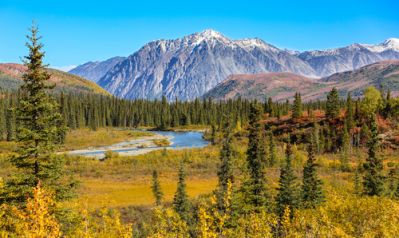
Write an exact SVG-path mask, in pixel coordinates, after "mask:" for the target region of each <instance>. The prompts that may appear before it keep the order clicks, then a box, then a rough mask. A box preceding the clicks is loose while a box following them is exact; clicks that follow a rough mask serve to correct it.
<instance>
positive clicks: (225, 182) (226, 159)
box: [217, 122, 233, 210]
mask: <svg viewBox="0 0 399 238" xmlns="http://www.w3.org/2000/svg"><path fill="white" fill-rule="evenodd" d="M230 131H231V127H230V123H228V122H227V123H226V125H225V127H224V139H223V146H222V149H221V151H220V162H221V164H220V167H219V171H218V178H219V184H218V193H217V195H218V196H217V198H218V206H219V208H220V209H221V210H225V204H224V200H225V199H224V198H225V195H226V194H227V192H228V186H229V183H232V182H233V168H232V160H233V147H232V139H233V137H232V135H231V133H230Z"/></svg>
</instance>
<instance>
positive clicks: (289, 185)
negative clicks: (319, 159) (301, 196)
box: [276, 143, 298, 218]
mask: <svg viewBox="0 0 399 238" xmlns="http://www.w3.org/2000/svg"><path fill="white" fill-rule="evenodd" d="M285 153H286V156H285V163H284V164H283V165H282V167H281V169H280V179H279V188H278V194H277V197H276V210H277V214H278V215H279V217H282V216H283V215H284V210H285V209H286V208H287V207H288V208H289V209H290V211H293V210H294V209H295V208H297V207H298V186H297V183H296V176H295V174H294V170H293V168H292V150H291V144H290V143H288V144H287V148H286V152H285ZM291 214H292V213H291ZM291 218H292V217H291Z"/></svg>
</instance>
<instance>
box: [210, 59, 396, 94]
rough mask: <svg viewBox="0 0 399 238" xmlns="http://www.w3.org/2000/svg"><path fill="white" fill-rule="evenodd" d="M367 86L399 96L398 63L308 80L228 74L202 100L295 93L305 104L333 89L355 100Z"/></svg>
mask: <svg viewBox="0 0 399 238" xmlns="http://www.w3.org/2000/svg"><path fill="white" fill-rule="evenodd" d="M369 86H374V87H376V88H383V89H385V90H387V89H389V90H391V92H392V94H393V95H398V94H399V61H381V62H378V63H374V64H371V65H367V66H364V67H361V68H360V69H357V70H353V71H347V72H342V73H336V74H333V75H331V76H329V77H325V78H321V79H311V78H307V77H304V76H299V75H295V74H292V73H262V74H252V75H251V74H237V75H231V76H230V77H228V78H227V79H226V80H225V81H223V82H222V83H220V84H219V85H217V86H216V87H215V88H213V89H212V90H210V91H209V92H207V93H206V94H205V95H204V96H203V97H205V98H208V97H211V98H213V99H216V100H226V99H230V98H237V97H242V98H249V99H258V100H264V99H265V97H272V98H273V99H274V100H275V101H282V100H286V99H291V98H292V97H293V95H294V94H295V92H300V93H301V94H302V99H303V100H304V101H309V100H316V99H324V98H325V96H326V95H327V93H328V92H329V91H330V90H331V89H332V88H333V87H336V88H337V89H338V90H339V92H340V94H341V96H345V95H346V94H347V93H348V92H351V93H352V95H353V96H354V97H359V96H361V95H362V91H363V90H364V89H365V88H366V87H369Z"/></svg>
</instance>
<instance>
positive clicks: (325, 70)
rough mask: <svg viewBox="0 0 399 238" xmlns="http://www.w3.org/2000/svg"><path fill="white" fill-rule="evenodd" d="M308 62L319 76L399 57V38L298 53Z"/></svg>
mask: <svg viewBox="0 0 399 238" xmlns="http://www.w3.org/2000/svg"><path fill="white" fill-rule="evenodd" d="M296 55H297V56H298V57H299V58H300V59H302V60H303V61H305V62H307V63H308V64H309V65H310V66H311V67H312V68H313V70H314V71H315V73H316V75H317V76H319V77H326V76H329V75H332V74H334V73H340V72H344V71H349V70H354V69H358V68H360V67H363V66H365V65H369V64H372V63H375V62H379V61H383V60H394V59H399V39H395V38H390V39H388V40H386V41H384V42H383V43H381V44H377V45H366V44H352V45H350V46H347V47H342V48H337V49H329V50H315V51H305V52H302V53H299V54H296Z"/></svg>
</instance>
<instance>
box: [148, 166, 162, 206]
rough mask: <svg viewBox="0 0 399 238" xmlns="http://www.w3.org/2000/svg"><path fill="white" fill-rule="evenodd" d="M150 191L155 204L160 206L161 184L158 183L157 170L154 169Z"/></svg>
mask: <svg viewBox="0 0 399 238" xmlns="http://www.w3.org/2000/svg"><path fill="white" fill-rule="evenodd" d="M151 189H152V193H153V194H154V198H155V205H157V206H160V205H161V203H162V198H163V193H162V190H161V184H160V183H159V179H158V171H156V170H154V171H153V172H152V186H151Z"/></svg>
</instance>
